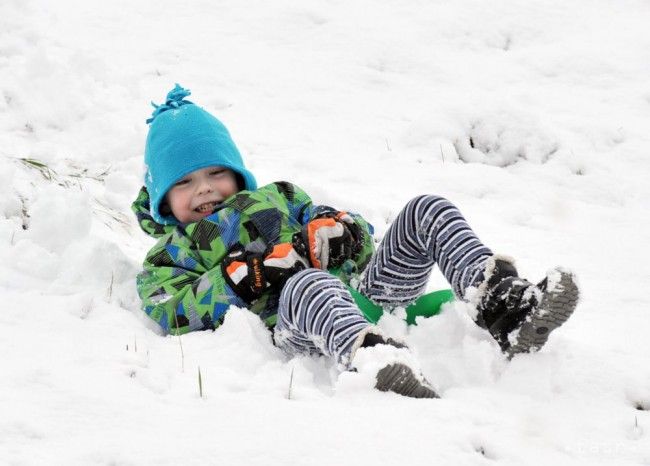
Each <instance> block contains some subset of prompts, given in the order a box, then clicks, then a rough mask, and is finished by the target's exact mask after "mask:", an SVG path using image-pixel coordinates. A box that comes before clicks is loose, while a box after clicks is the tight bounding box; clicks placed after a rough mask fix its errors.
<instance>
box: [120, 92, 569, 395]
mask: <svg viewBox="0 0 650 466" xmlns="http://www.w3.org/2000/svg"><path fill="white" fill-rule="evenodd" d="M188 95H190V92H189V91H187V90H185V89H183V88H181V87H180V86H179V85H178V84H177V85H176V87H175V88H174V89H173V90H172V91H171V92H170V93H169V94H168V95H167V99H166V102H165V103H164V104H163V105H160V106H155V105H154V106H155V107H156V110H155V111H154V113H153V115H152V117H151V118H150V119H149V120H147V123H149V124H150V125H151V126H150V129H149V134H148V137H147V143H146V149H145V162H146V165H147V172H146V175H145V187H143V188H142V189H141V191H140V193H139V195H138V198H137V200H136V201H135V202H134V204H133V210H134V212H135V213H136V215H137V217H138V221H139V223H140V225H141V227H142V229H143V230H144V231H145V232H146V233H148V234H150V235H152V236H154V237H156V238H159V241H158V243H157V244H156V245H155V246H154V247H153V248H152V249H151V251H149V253H148V254H147V257H146V259H145V262H144V271H143V272H141V273H140V274H139V275H138V279H137V286H138V293H139V295H140V297H141V298H142V301H143V308H144V311H145V312H146V313H147V315H149V317H151V318H152V319H154V320H155V321H156V322H158V323H159V324H160V326H161V327H162V329H163V330H164V331H165V332H167V333H174V334H180V333H185V332H190V331H194V330H206V329H211V330H214V329H215V328H216V327H218V326H219V325H220V324H221V323H222V322H223V318H224V315H225V313H226V312H227V310H228V308H229V307H230V306H232V305H234V306H238V307H247V308H249V309H250V310H251V311H253V312H255V313H257V314H258V315H259V316H260V318H261V319H262V320H263V321H264V322H265V323H266V324H267V325H268V326H269V327H271V328H273V334H274V341H275V343H276V345H277V346H279V347H280V348H282V349H283V350H285V351H286V352H287V353H290V354H296V353H314V354H321V355H325V356H328V357H332V358H335V359H336V361H337V362H338V363H339V364H340V366H341V367H342V368H345V369H350V370H359V371H361V372H363V371H370V372H371V373H372V375H373V376H374V377H375V379H376V385H375V386H376V388H377V389H379V390H382V391H393V392H396V393H399V394H401V395H405V396H411V397H415V398H435V397H437V395H436V393H435V391H434V389H433V388H432V387H431V385H430V384H429V383H428V382H427V381H426V380H425V379H424V378H423V377H422V375H421V374H420V371H419V369H418V366H417V362H416V361H414V359H413V357H412V354H411V353H410V351H409V349H408V348H407V347H406V346H405V345H403V344H402V343H399V342H397V341H395V340H393V339H391V338H388V337H387V336H385V335H383V334H382V332H381V331H380V330H379V329H378V328H376V327H375V326H373V325H371V324H369V323H368V322H367V321H366V320H365V319H364V317H363V315H362V314H361V312H360V310H359V308H358V307H357V305H356V304H355V302H354V300H353V299H352V297H351V295H350V293H349V291H348V289H347V288H346V286H345V284H344V283H343V281H342V279H340V278H337V277H335V276H334V275H332V274H331V273H328V270H331V269H334V268H337V267H340V266H341V265H343V264H345V266H346V267H348V268H349V267H350V266H354V267H356V269H357V270H358V271H359V272H360V275H359V276H358V278H359V286H358V288H359V291H360V292H361V293H362V294H363V295H365V296H367V297H368V298H370V299H371V300H372V301H374V302H375V303H377V304H380V305H382V306H384V307H385V308H386V309H388V310H391V309H394V308H395V307H398V306H404V307H405V306H407V305H408V304H410V303H412V302H413V301H414V300H415V299H416V298H417V297H418V296H420V295H421V294H422V293H423V292H424V290H425V286H426V284H427V281H428V277H429V275H430V273H431V270H432V269H433V266H434V265H435V264H438V266H439V267H440V269H441V271H442V273H443V274H444V276H445V277H446V278H447V280H448V281H449V283H450V284H451V286H452V287H453V290H454V293H455V295H456V297H457V298H458V299H467V298H468V295H469V294H470V293H469V292H468V290H470V289H473V290H478V291H477V292H475V293H474V294H475V297H474V301H473V302H475V303H476V306H477V317H476V322H477V324H478V325H480V326H482V327H484V328H486V329H487V330H488V331H489V332H490V334H491V335H492V336H493V337H494V338H495V339H496V341H497V343H498V344H499V345H500V347H501V349H502V350H503V351H504V352H505V353H506V354H507V355H508V356H509V357H512V356H513V355H515V354H517V353H522V352H532V351H537V350H538V349H539V348H541V347H542V345H544V343H545V342H546V340H547V338H548V335H549V333H550V332H551V331H553V330H554V329H556V328H557V327H559V326H560V325H562V324H563V323H564V322H565V321H566V320H567V319H568V318H569V316H570V315H571V313H572V312H573V310H574V308H575V306H576V304H577V300H578V288H577V285H576V283H575V280H574V277H573V275H572V274H571V273H570V272H567V271H564V270H561V269H556V270H554V271H553V272H551V273H550V274H549V275H548V276H547V277H546V278H545V279H544V280H542V281H541V282H540V283H538V284H537V285H534V284H532V283H530V282H528V281H527V280H525V279H522V278H519V277H518V275H517V271H516V269H515V267H514V265H513V261H512V259H510V258H507V257H504V256H496V255H494V254H493V253H492V251H490V249H488V248H487V247H486V246H485V245H483V244H482V243H481V241H480V240H479V239H478V238H477V237H476V235H475V234H474V232H473V231H472V230H471V229H470V227H469V226H468V225H467V223H466V221H465V219H464V218H463V216H462V215H461V214H460V212H459V211H458V209H457V208H456V207H455V206H454V205H453V204H452V203H450V202H449V201H447V200H445V199H443V198H441V197H438V196H432V195H424V196H419V197H416V198H415V199H413V200H411V201H410V202H409V203H408V204H407V205H406V206H405V207H404V209H403V210H402V211H401V213H400V214H399V215H398V216H397V218H396V219H395V221H394V223H393V224H392V225H391V227H390V228H389V229H388V231H387V232H386V235H385V237H384V239H383V241H382V242H381V244H380V245H379V247H378V249H377V250H376V251H375V250H374V246H373V241H372V227H371V225H369V224H368V223H367V222H366V221H365V220H364V219H363V218H362V217H361V216H359V215H356V214H351V213H346V212H343V211H338V210H336V209H333V208H331V207H327V206H317V205H314V204H312V201H311V199H310V198H309V196H308V195H307V194H306V193H305V192H304V191H302V190H301V189H300V188H298V187H297V186H295V185H293V184H291V183H287V182H276V183H272V184H270V185H267V186H264V187H261V188H257V185H256V181H255V178H254V176H253V175H252V174H251V172H249V171H248V170H247V169H246V168H245V167H244V164H243V161H242V159H241V156H240V154H239V151H238V150H237V148H236V146H235V144H234V143H233V141H232V139H231V138H230V134H229V133H228V131H227V129H226V128H225V127H224V126H223V125H222V124H221V122H219V121H218V120H217V119H216V118H214V117H213V116H212V115H210V114H209V113H208V112H206V111H205V110H203V109H202V108H200V107H198V106H196V105H194V104H193V103H191V102H190V101H188V100H185V97H187V96H188Z"/></svg>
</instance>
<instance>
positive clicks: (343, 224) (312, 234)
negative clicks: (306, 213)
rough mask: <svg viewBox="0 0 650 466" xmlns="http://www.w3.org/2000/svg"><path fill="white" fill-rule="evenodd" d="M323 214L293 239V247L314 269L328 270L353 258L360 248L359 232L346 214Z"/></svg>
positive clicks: (326, 208)
mask: <svg viewBox="0 0 650 466" xmlns="http://www.w3.org/2000/svg"><path fill="white" fill-rule="evenodd" d="M322 210H324V212H323V213H320V214H319V215H317V216H316V218H314V219H313V220H311V221H310V222H309V223H307V225H305V226H304V227H303V228H302V231H300V232H299V233H296V234H295V235H294V236H293V246H294V248H295V250H296V251H297V252H298V253H299V254H301V255H303V256H304V257H307V258H308V259H309V262H310V264H311V265H312V266H313V267H315V268H317V269H321V270H327V269H328V268H330V267H338V266H340V265H341V264H343V263H344V262H345V261H346V260H348V259H354V258H356V256H357V255H358V254H359V252H360V251H361V248H362V244H361V230H360V228H359V226H358V225H357V224H356V223H354V220H353V219H352V217H351V216H350V214H348V213H347V212H340V211H337V210H334V209H331V208H329V207H324V208H323V209H322Z"/></svg>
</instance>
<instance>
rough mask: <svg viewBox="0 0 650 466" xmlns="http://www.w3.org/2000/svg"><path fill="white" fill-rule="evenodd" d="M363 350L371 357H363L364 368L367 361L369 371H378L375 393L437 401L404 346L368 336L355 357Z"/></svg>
mask: <svg viewBox="0 0 650 466" xmlns="http://www.w3.org/2000/svg"><path fill="white" fill-rule="evenodd" d="M363 348H367V349H366V350H365V351H366V352H368V353H371V354H363V356H364V358H365V359H366V364H368V361H367V360H368V359H369V360H370V365H371V366H373V367H372V368H370V369H369V370H372V371H375V370H377V369H376V368H379V370H377V372H376V374H377V375H376V381H377V382H376V384H375V388H376V389H377V390H379V391H382V392H389V391H390V392H394V393H397V394H399V395H403V396H408V397H411V398H439V397H438V395H437V394H436V392H435V390H434V389H433V388H432V387H431V385H430V384H429V382H427V381H426V379H425V378H424V377H423V376H422V375H421V374H420V370H419V369H418V368H417V364H416V363H415V361H414V358H413V355H412V354H411V352H410V351H409V349H408V347H407V346H406V345H404V344H403V343H399V342H397V341H395V340H393V339H392V338H385V337H383V336H381V335H377V334H374V333H367V334H366V335H365V337H364V339H363V342H362V343H361V346H360V348H359V349H358V350H357V355H360V354H361V353H362V352H363V351H364V350H363ZM355 359H361V357H359V358H355ZM362 364H363V363H362ZM414 368H415V369H414Z"/></svg>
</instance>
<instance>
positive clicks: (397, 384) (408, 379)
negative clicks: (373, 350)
mask: <svg viewBox="0 0 650 466" xmlns="http://www.w3.org/2000/svg"><path fill="white" fill-rule="evenodd" d="M375 388H376V389H377V390H379V391H382V392H394V393H397V394H399V395H402V396H408V397H410V398H440V397H439V396H438V394H437V393H436V392H435V391H434V390H433V389H432V388H431V387H429V386H428V385H427V384H426V381H425V382H422V381H420V380H419V379H418V378H417V377H416V376H415V374H414V373H413V370H412V369H411V368H410V367H408V366H407V365H406V364H401V363H395V364H391V365H389V366H386V367H384V368H383V369H381V370H380V371H379V372H378V373H377V383H376V385H375Z"/></svg>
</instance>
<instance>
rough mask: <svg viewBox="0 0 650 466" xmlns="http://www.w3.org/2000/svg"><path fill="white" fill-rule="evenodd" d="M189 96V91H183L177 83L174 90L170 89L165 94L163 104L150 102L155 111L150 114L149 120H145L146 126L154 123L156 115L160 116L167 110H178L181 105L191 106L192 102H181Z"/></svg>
mask: <svg viewBox="0 0 650 466" xmlns="http://www.w3.org/2000/svg"><path fill="white" fill-rule="evenodd" d="M190 94H191V92H190V90H189V89H185V88H184V87H181V86H180V85H179V84H178V83H176V86H174V89H172V90H171V91H169V92H168V93H167V98H166V99H165V103H164V104H162V105H156V104H155V103H153V102H151V105H153V108H154V109H155V110H154V111H153V113H152V114H151V118H149V119H148V120H147V124H149V123H151V122H152V121H154V120H155V119H156V117H157V116H158V115H160V114H161V113H163V112H166V111H167V110H171V109H173V108H178V107H180V106H181V105H185V104H191V103H192V102H190V101H189V100H183V99H184V98H185V97H187V96H188V95H190Z"/></svg>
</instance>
